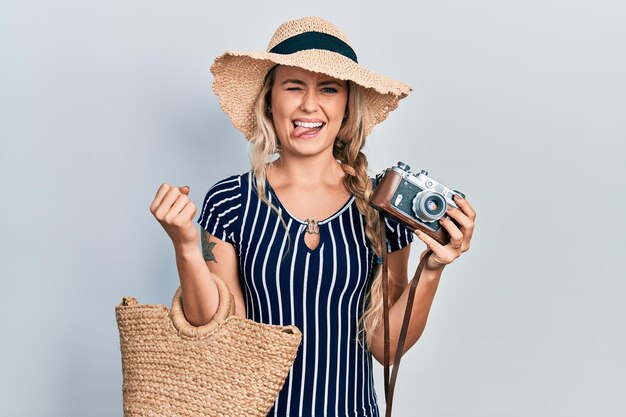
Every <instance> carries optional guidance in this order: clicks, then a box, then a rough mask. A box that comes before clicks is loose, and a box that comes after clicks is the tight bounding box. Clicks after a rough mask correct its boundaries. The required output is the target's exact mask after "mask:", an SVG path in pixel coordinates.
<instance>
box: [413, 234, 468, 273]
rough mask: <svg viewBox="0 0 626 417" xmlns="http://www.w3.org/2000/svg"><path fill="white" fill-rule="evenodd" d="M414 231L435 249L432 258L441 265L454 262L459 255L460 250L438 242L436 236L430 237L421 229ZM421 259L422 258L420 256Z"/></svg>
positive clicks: (430, 247)
mask: <svg viewBox="0 0 626 417" xmlns="http://www.w3.org/2000/svg"><path fill="white" fill-rule="evenodd" d="M413 233H415V234H416V235H417V237H418V238H419V239H420V240H421V241H422V242H424V243H425V244H426V246H428V249H430V250H432V251H433V254H432V255H431V258H432V260H433V262H435V263H436V264H439V265H446V264H449V263H450V262H452V261H453V260H454V259H456V258H457V257H458V256H459V253H458V251H456V250H454V249H451V248H450V247H449V246H447V245H446V246H443V245H442V244H441V243H439V242H437V241H436V240H435V239H434V238H432V237H430V236H429V235H428V234H426V233H424V232H422V231H421V230H419V229H416V230H415V231H414V232H413ZM426 252H427V251H425V252H424V253H422V257H423V256H424V255H425V253H426ZM420 260H421V258H420Z"/></svg>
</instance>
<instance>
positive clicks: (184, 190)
mask: <svg viewBox="0 0 626 417" xmlns="http://www.w3.org/2000/svg"><path fill="white" fill-rule="evenodd" d="M178 188H179V189H180V191H181V192H182V193H184V194H189V186H188V185H183V186H182V187H178Z"/></svg>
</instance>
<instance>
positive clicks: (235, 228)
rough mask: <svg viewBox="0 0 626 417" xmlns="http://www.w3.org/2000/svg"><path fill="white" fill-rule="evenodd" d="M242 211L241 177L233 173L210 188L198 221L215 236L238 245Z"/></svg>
mask: <svg viewBox="0 0 626 417" xmlns="http://www.w3.org/2000/svg"><path fill="white" fill-rule="evenodd" d="M240 211H241V177H240V176H238V175H233V176H231V177H228V178H226V179H223V180H221V181H219V182H217V183H216V184H215V185H214V186H212V187H211V188H210V189H209V191H208V192H207V193H206V196H205V197H204V201H203V203H202V207H201V208H200V216H199V217H198V220H197V222H198V224H200V226H202V228H204V229H205V230H206V231H207V232H209V233H210V234H212V235H213V236H215V237H217V238H218V239H221V240H223V241H224V242H228V243H230V244H232V245H234V246H236V245H237V243H238V240H239V230H240V221H239V219H240V218H241V216H240Z"/></svg>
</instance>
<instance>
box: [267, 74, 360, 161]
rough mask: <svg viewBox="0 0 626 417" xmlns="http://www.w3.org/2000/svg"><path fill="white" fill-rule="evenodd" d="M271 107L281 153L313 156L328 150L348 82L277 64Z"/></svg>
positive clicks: (341, 113) (340, 116)
mask: <svg viewBox="0 0 626 417" xmlns="http://www.w3.org/2000/svg"><path fill="white" fill-rule="evenodd" d="M271 94H272V99H271V104H270V109H271V112H272V120H273V122H274V130H275V131H276V135H277V136H278V140H279V141H280V145H281V148H282V151H281V153H282V155H283V156H284V155H285V153H286V152H288V153H291V154H295V155H299V156H312V155H317V154H320V153H323V152H325V151H326V152H328V151H330V152H331V154H332V147H333V143H334V141H335V138H336V137H337V133H338V132H339V128H340V127H341V123H342V122H343V117H344V114H345V111H346V104H347V102H348V85H347V81H344V80H339V79H336V78H332V77H330V76H328V75H324V74H319V73H315V72H311V71H307V70H304V69H302V68H297V67H288V66H282V65H279V66H278V67H277V68H276V73H275V78H274V85H273V86H272V93H271Z"/></svg>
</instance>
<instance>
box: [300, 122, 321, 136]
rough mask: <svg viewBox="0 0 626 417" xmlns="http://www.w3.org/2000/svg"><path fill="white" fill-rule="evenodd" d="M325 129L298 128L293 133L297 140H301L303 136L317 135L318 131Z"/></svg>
mask: <svg viewBox="0 0 626 417" xmlns="http://www.w3.org/2000/svg"><path fill="white" fill-rule="evenodd" d="M322 127H323V125H322V126H320V127H303V126H296V128H295V129H294V131H293V135H294V136H295V137H297V138H299V137H300V136H302V135H308V134H310V133H315V132H317V131H318V130H320V129H321V128H322Z"/></svg>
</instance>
